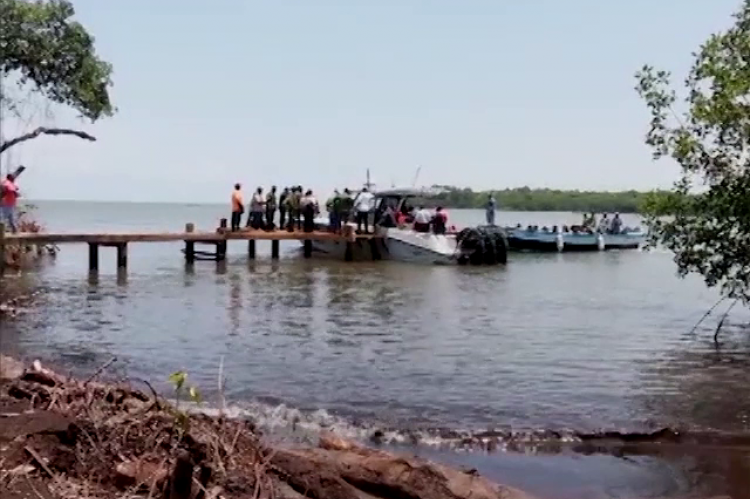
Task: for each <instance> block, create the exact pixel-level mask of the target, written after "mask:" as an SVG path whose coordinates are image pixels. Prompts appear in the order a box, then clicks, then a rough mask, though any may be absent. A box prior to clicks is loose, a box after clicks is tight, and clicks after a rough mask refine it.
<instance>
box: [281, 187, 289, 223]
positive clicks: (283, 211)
mask: <svg viewBox="0 0 750 499" xmlns="http://www.w3.org/2000/svg"><path fill="white" fill-rule="evenodd" d="M288 197H289V187H284V190H283V191H281V194H280V195H279V229H283V228H284V227H285V225H284V222H286V211H287V202H286V200H287V198H288Z"/></svg>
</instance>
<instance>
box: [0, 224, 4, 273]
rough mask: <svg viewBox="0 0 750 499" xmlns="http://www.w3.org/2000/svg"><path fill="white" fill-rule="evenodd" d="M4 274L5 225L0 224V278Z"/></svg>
mask: <svg viewBox="0 0 750 499" xmlns="http://www.w3.org/2000/svg"><path fill="white" fill-rule="evenodd" d="M4 272H5V224H3V223H0V276H1V275H3V273H4Z"/></svg>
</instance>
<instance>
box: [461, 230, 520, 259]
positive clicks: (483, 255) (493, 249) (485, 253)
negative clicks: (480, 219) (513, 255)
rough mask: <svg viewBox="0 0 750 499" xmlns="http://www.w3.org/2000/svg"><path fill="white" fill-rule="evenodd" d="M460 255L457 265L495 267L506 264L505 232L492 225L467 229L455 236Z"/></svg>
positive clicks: (506, 245)
mask: <svg viewBox="0 0 750 499" xmlns="http://www.w3.org/2000/svg"><path fill="white" fill-rule="evenodd" d="M456 242H457V244H458V248H459V250H460V252H461V254H460V255H459V257H458V263H460V264H467V263H470V264H471V265H497V264H505V263H507V262H508V238H507V236H506V234H505V231H504V230H503V229H501V228H500V227H497V226H494V225H485V226H480V227H467V228H466V229H463V230H462V231H461V232H459V233H458V235H456Z"/></svg>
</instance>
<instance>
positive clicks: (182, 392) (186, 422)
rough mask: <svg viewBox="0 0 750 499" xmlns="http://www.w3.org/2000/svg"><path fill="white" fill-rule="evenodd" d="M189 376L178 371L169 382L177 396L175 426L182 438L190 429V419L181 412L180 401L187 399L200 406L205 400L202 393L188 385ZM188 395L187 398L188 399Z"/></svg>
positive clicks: (185, 413) (170, 377)
mask: <svg viewBox="0 0 750 499" xmlns="http://www.w3.org/2000/svg"><path fill="white" fill-rule="evenodd" d="M187 380H188V374H187V373H186V372H185V371H177V372H174V373H172V374H170V375H169V382H170V383H171V384H172V386H173V387H174V395H175V406H174V416H175V426H177V430H178V432H179V434H180V438H182V435H184V434H185V433H186V432H187V431H188V430H189V429H190V419H189V417H188V414H187V412H185V411H182V410H180V400H182V399H183V398H187V400H189V401H190V402H193V403H195V404H200V403H201V402H202V401H203V400H202V399H201V394H200V391H198V388H196V387H195V386H188V385H187ZM186 395H187V397H186Z"/></svg>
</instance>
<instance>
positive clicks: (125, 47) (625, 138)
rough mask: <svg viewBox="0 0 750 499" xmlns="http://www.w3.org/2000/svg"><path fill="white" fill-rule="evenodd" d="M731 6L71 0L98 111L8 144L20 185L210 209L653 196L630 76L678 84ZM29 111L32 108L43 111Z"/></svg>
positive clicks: (32, 190)
mask: <svg viewBox="0 0 750 499" xmlns="http://www.w3.org/2000/svg"><path fill="white" fill-rule="evenodd" d="M739 4H740V2H739V0H659V1H655V0H629V1H627V2H625V1H618V2H615V1H602V0H565V1H561V0H526V1H521V0H512V1H511V0H257V1H255V0H211V1H206V0H180V1H177V0H159V1H154V0H107V1H102V0H76V1H74V5H75V7H76V18H77V19H78V20H79V21H80V22H81V23H83V24H84V26H86V27H87V28H88V29H89V31H90V32H91V33H92V34H93V35H94V36H95V37H96V47H97V51H98V53H99V54H100V55H101V56H102V57H103V58H104V59H106V60H108V61H109V62H111V63H112V64H113V66H114V74H113V81H114V86H113V87H112V89H111V96H112V99H113V101H114V103H115V105H116V106H117V108H118V112H117V114H116V115H115V116H114V117H112V118H107V119H104V120H101V121H99V122H97V123H95V124H90V123H84V122H80V121H79V120H77V119H76V118H75V116H74V115H73V114H71V113H70V112H67V111H65V110H60V109H54V116H41V115H38V116H34V112H35V111H38V110H39V109H41V105H40V104H39V102H38V101H37V102H35V103H31V104H29V106H28V107H29V111H28V114H29V116H31V117H32V118H33V119H30V120H29V119H27V120H25V121H24V122H18V121H10V120H6V121H5V122H4V123H3V133H4V135H5V136H6V137H11V136H13V135H16V134H18V133H22V132H25V131H28V130H30V129H32V128H34V127H36V126H39V125H45V126H52V125H55V126H66V127H80V128H81V129H83V130H86V131H87V132H89V133H91V134H93V135H95V136H96V137H97V139H98V140H97V142H95V143H90V142H85V141H81V140H78V139H75V138H52V137H43V138H39V139H36V140H34V141H31V142H27V143H26V144H25V145H24V146H18V147H17V148H14V149H11V150H10V152H9V153H7V154H4V155H3V164H4V165H5V166H7V165H8V164H18V163H22V164H24V165H26V166H27V167H28V170H27V171H26V172H25V173H24V175H23V176H22V177H21V178H20V179H19V184H20V187H21V189H22V191H23V192H24V194H25V196H26V197H27V198H32V199H77V200H122V201H163V202H188V203H191V202H216V201H223V200H225V199H226V200H228V198H229V193H230V190H231V188H232V185H233V184H234V183H235V182H241V183H242V184H243V186H244V188H245V189H246V190H250V189H254V188H255V187H257V186H264V187H266V188H267V187H268V186H270V185H278V186H284V185H293V184H301V185H304V186H309V187H312V188H313V189H314V190H315V191H316V192H317V193H318V194H319V196H322V197H325V196H327V195H328V194H329V193H330V192H331V191H332V189H333V188H334V187H343V186H350V187H358V186H361V184H362V183H363V182H364V180H365V172H366V170H367V169H368V168H369V169H370V172H371V175H372V180H373V181H374V182H375V183H376V184H377V187H380V188H387V187H391V186H392V185H396V186H409V185H412V183H413V182H414V177H415V174H416V171H417V168H418V167H419V168H420V173H419V177H418V178H417V182H416V183H417V185H432V184H449V185H457V186H466V187H471V188H473V189H502V188H506V187H520V186H523V185H528V186H530V187H549V188H561V189H596V190H599V189H601V190H622V189H631V188H633V189H652V188H656V187H666V186H669V185H670V183H671V182H672V181H673V180H674V179H675V178H676V175H677V169H676V167H675V166H674V165H672V164H670V163H669V162H665V161H662V162H657V163H654V162H653V161H652V159H651V153H650V150H649V149H648V148H647V147H646V146H645V145H644V143H643V137H644V134H645V132H646V131H647V125H648V119H649V118H648V112H647V109H646V108H645V105H644V104H643V102H642V101H641V100H640V99H639V97H638V96H637V94H636V93H635V91H634V85H635V79H634V76H633V75H634V73H635V71H636V70H637V69H639V68H640V67H641V66H643V64H645V63H649V64H652V65H654V66H657V67H659V68H664V69H669V70H671V71H673V72H674V74H675V76H676V77H677V81H678V82H680V81H681V80H682V79H683V77H684V75H685V73H686V71H687V69H688V68H689V66H690V63H691V53H692V52H693V51H695V50H696V49H697V48H698V47H699V46H700V44H701V43H702V42H703V41H704V40H705V39H706V38H707V37H708V36H709V35H710V34H711V33H712V32H715V31H717V30H721V29H724V28H726V27H727V26H728V25H729V24H730V22H731V14H732V13H733V12H734V11H735V10H736V9H737V8H738V7H739ZM37 114H39V113H37Z"/></svg>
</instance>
